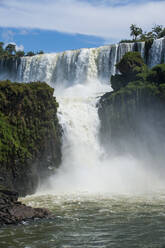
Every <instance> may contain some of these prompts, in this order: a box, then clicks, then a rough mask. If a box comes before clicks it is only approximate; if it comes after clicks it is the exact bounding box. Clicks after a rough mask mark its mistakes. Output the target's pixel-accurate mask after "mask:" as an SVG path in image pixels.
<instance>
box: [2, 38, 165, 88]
mask: <svg viewBox="0 0 165 248" xmlns="http://www.w3.org/2000/svg"><path fill="white" fill-rule="evenodd" d="M134 50H138V51H139V52H140V53H141V55H142V57H143V58H145V55H146V52H145V43H144V42H138V43H136V44H134V43H121V44H116V45H109V46H102V47H99V48H90V49H80V50H73V51H65V52H61V53H53V54H43V55H36V56H33V57H23V58H21V59H20V60H19V61H18V60H15V61H13V62H11V61H10V63H9V64H7V63H5V62H4V61H3V60H1V61H0V79H11V80H14V81H19V82H30V81H45V82H47V83H49V84H51V85H57V84H60V85H66V86H69V85H70V83H72V84H73V83H74V84H76V83H84V82H85V81H89V80H96V79H97V80H99V81H101V82H109V80H110V77H111V75H113V74H115V72H116V69H115V64H116V63H117V62H119V61H120V59H121V58H122V56H123V55H124V54H125V53H126V52H128V51H134ZM164 62H165V39H164V38H161V39H158V40H155V41H154V42H153V44H152V47H151V49H150V50H149V53H148V58H147V63H148V65H149V67H152V66H154V65H156V64H158V63H164Z"/></svg>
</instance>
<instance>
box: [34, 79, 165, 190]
mask: <svg viewBox="0 0 165 248" xmlns="http://www.w3.org/2000/svg"><path fill="white" fill-rule="evenodd" d="M107 91H110V87H109V86H108V85H106V84H102V83H100V82H99V81H94V82H86V83H84V84H76V85H73V86H71V87H69V88H63V89H61V88H60V89H58V88H57V90H56V96H57V100H58V102H59V106H60V107H59V110H58V116H59V120H60V123H61V125H62V127H63V131H64V135H63V148H62V156H63V160H62V164H61V166H60V168H59V169H58V170H57V171H56V173H55V175H54V176H52V177H51V178H50V180H49V182H48V183H47V185H44V186H43V187H42V188H40V189H39V191H38V193H40V194H43V193H55V194H61V193H62V194H63V193H65V194H67V193H69V194H71V193H72V194H73V193H82V192H83V193H88V194H89V193H90V194H93V193H109V194H122V193H126V194H127V193H129V194H130V193H131V194H132V193H148V192H152V191H155V190H157V189H160V188H161V187H162V186H163V183H162V181H161V180H160V177H159V176H158V175H156V174H155V172H152V170H148V168H147V166H146V165H145V161H144V162H143V163H142V161H140V160H137V159H136V158H134V157H132V156H129V155H126V156H123V157H116V156H115V155H113V154H111V149H109V150H110V153H109V154H107V152H105V151H104V148H103V147H102V146H101V144H100V142H99V128H100V120H99V117H98V112H97V107H96V106H97V101H98V99H99V96H101V95H102V94H103V93H104V92H107ZM153 181H154V185H153Z"/></svg>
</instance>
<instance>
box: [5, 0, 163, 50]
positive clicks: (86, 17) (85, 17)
mask: <svg viewBox="0 0 165 248" xmlns="http://www.w3.org/2000/svg"><path fill="white" fill-rule="evenodd" d="M164 13H165V0H152V1H151V0H143V1H142V0H28V1H23V0H0V17H1V21H0V41H3V42H4V43H5V44H7V43H9V42H13V43H16V45H17V48H18V49H24V50H25V51H29V50H32V51H36V52H37V51H39V50H44V51H45V52H59V51H63V50H68V49H78V48H82V47H96V46H101V45H104V44H109V43H115V42H118V41H119V40H121V39H127V38H129V26H130V25H131V24H132V23H133V24H137V25H139V26H140V27H142V28H143V29H144V30H149V29H151V27H153V26H154V25H155V24H162V25H163V24H164V23H165V15H164Z"/></svg>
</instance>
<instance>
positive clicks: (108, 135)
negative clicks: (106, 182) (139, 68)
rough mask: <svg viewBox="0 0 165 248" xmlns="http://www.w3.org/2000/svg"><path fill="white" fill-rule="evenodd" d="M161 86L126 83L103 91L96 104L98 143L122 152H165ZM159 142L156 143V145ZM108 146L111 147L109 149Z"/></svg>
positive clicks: (162, 88)
mask: <svg viewBox="0 0 165 248" xmlns="http://www.w3.org/2000/svg"><path fill="white" fill-rule="evenodd" d="M163 91H164V86H162V87H161V88H158V87H156V86H154V85H143V84H139V85H134V84H129V85H128V86H126V87H125V88H122V89H120V90H119V91H116V92H110V93H107V94H105V95H104V96H103V97H102V98H101V100H100V104H99V117H100V120H101V129H100V138H101V142H102V143H103V144H104V145H105V146H107V147H109V146H110V145H111V146H112V147H113V148H114V150H115V151H117V152H119V153H120V154H121V153H125V152H129V153H136V154H138V152H140V151H142V150H143V149H146V148H147V149H148V150H149V151H150V153H157V152H161V154H163V153H162V152H163V151H165V145H164V144H165V137H164V135H162V134H163V133H164V132H165V96H164V93H163ZM158 144H159V145H158ZM112 147H111V148H112Z"/></svg>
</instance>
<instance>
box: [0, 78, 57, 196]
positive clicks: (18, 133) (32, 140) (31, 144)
mask: <svg viewBox="0 0 165 248" xmlns="http://www.w3.org/2000/svg"><path fill="white" fill-rule="evenodd" d="M53 91H54V90H53V89H52V88H50V87H49V86H48V85H47V84H45V83H40V82H35V83H29V84H19V83H11V82H10V81H1V82H0V176H1V177H2V178H3V177H5V178H6V182H7V184H11V186H13V185H14V188H15V189H17V190H19V192H22V194H24V193H25V192H26V190H27V191H29V192H30V191H33V190H34V188H35V187H36V185H35V186H34V185H31V186H29V184H37V181H38V176H39V175H37V173H38V174H41V173H42V170H43V171H46V170H48V168H47V167H48V162H47V159H48V157H49V160H54V162H55V163H56V165H52V164H51V166H58V163H59V161H60V128H59V125H58V120H57V116H56V112H57V107H58V104H57V102H56V101H55V98H54V97H53ZM51 146H52V147H51ZM44 156H45V157H44ZM47 156H48V157H47ZM52 158H53V159H52ZM42 160H45V161H44V163H45V164H44V163H42ZM37 161H38V162H37ZM34 164H35V165H34ZM49 165H50V164H49ZM44 166H45V168H44ZM6 171H8V173H7V174H8V177H7V175H6ZM32 171H33V173H32ZM37 171H38V172H37ZM44 173H45V172H44ZM45 176H46V173H45ZM23 180H24V183H20V182H22V181H23ZM30 180H31V181H30ZM20 185H22V187H23V188H22V189H20V188H19V189H18V187H20ZM23 185H24V186H23ZM29 188H30V189H29Z"/></svg>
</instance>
